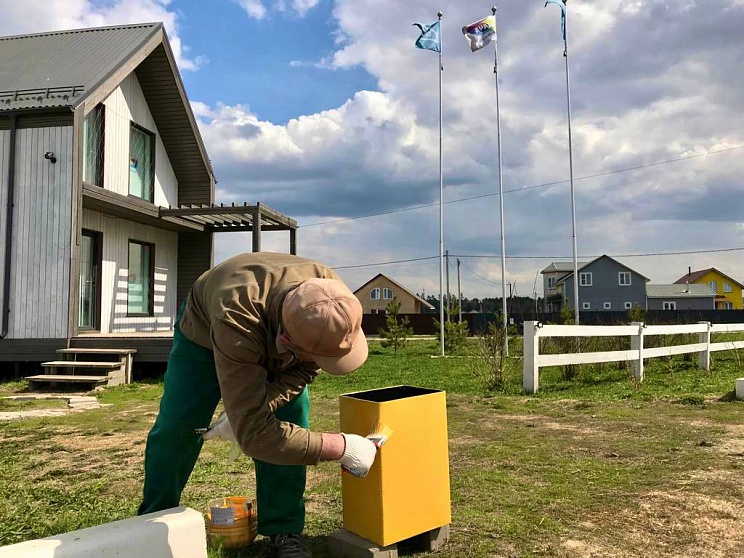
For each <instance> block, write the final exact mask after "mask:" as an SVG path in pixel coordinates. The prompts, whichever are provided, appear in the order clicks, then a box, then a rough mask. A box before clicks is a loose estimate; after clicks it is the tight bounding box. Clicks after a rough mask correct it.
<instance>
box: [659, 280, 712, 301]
mask: <svg viewBox="0 0 744 558" xmlns="http://www.w3.org/2000/svg"><path fill="white" fill-rule="evenodd" d="M715 296H716V293H714V292H713V291H711V290H710V287H708V285H696V284H695V283H691V284H689V285H678V284H673V285H646V297H647V298H705V297H707V298H713V297H715Z"/></svg>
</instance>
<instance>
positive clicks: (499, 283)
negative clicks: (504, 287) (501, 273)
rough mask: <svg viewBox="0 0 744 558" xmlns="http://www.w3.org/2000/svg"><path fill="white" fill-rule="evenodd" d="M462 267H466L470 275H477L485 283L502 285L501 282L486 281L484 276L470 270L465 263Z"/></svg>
mask: <svg viewBox="0 0 744 558" xmlns="http://www.w3.org/2000/svg"><path fill="white" fill-rule="evenodd" d="M461 265H462V267H464V268H465V269H467V270H468V271H469V272H470V273H472V274H473V275H475V276H476V277H477V278H478V279H483V281H486V282H487V283H493V284H494V285H501V281H493V280H491V279H486V278H485V277H483V276H482V275H479V274H478V273H476V272H475V271H473V270H472V269H470V268H469V267H468V266H466V265H465V264H464V263H461Z"/></svg>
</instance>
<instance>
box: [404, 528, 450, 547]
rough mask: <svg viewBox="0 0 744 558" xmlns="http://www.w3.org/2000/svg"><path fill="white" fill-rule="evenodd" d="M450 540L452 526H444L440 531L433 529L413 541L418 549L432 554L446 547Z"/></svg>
mask: <svg viewBox="0 0 744 558" xmlns="http://www.w3.org/2000/svg"><path fill="white" fill-rule="evenodd" d="M449 539H450V526H449V525H444V526H443V527H439V528H438V529H432V530H431V531H427V532H426V533H421V534H420V535H417V536H415V537H413V538H412V539H411V541H412V542H413V544H414V545H416V547H418V548H420V549H421V550H427V551H429V552H432V551H434V550H437V549H438V548H440V547H442V546H444V545H445V544H446V543H447V542H448V541H449Z"/></svg>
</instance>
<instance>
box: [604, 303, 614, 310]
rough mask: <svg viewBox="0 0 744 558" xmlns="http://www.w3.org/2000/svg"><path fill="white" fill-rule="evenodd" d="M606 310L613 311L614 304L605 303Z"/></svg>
mask: <svg viewBox="0 0 744 558" xmlns="http://www.w3.org/2000/svg"><path fill="white" fill-rule="evenodd" d="M604 309H605V310H612V303H611V302H605V303H604Z"/></svg>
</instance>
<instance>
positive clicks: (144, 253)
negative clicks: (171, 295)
mask: <svg viewBox="0 0 744 558" xmlns="http://www.w3.org/2000/svg"><path fill="white" fill-rule="evenodd" d="M154 282H155V246H153V245H152V244H147V243H146V242H139V241H137V240H130V241H129V281H128V284H127V315H128V316H152V315H153V291H154V289H153V283H154Z"/></svg>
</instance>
